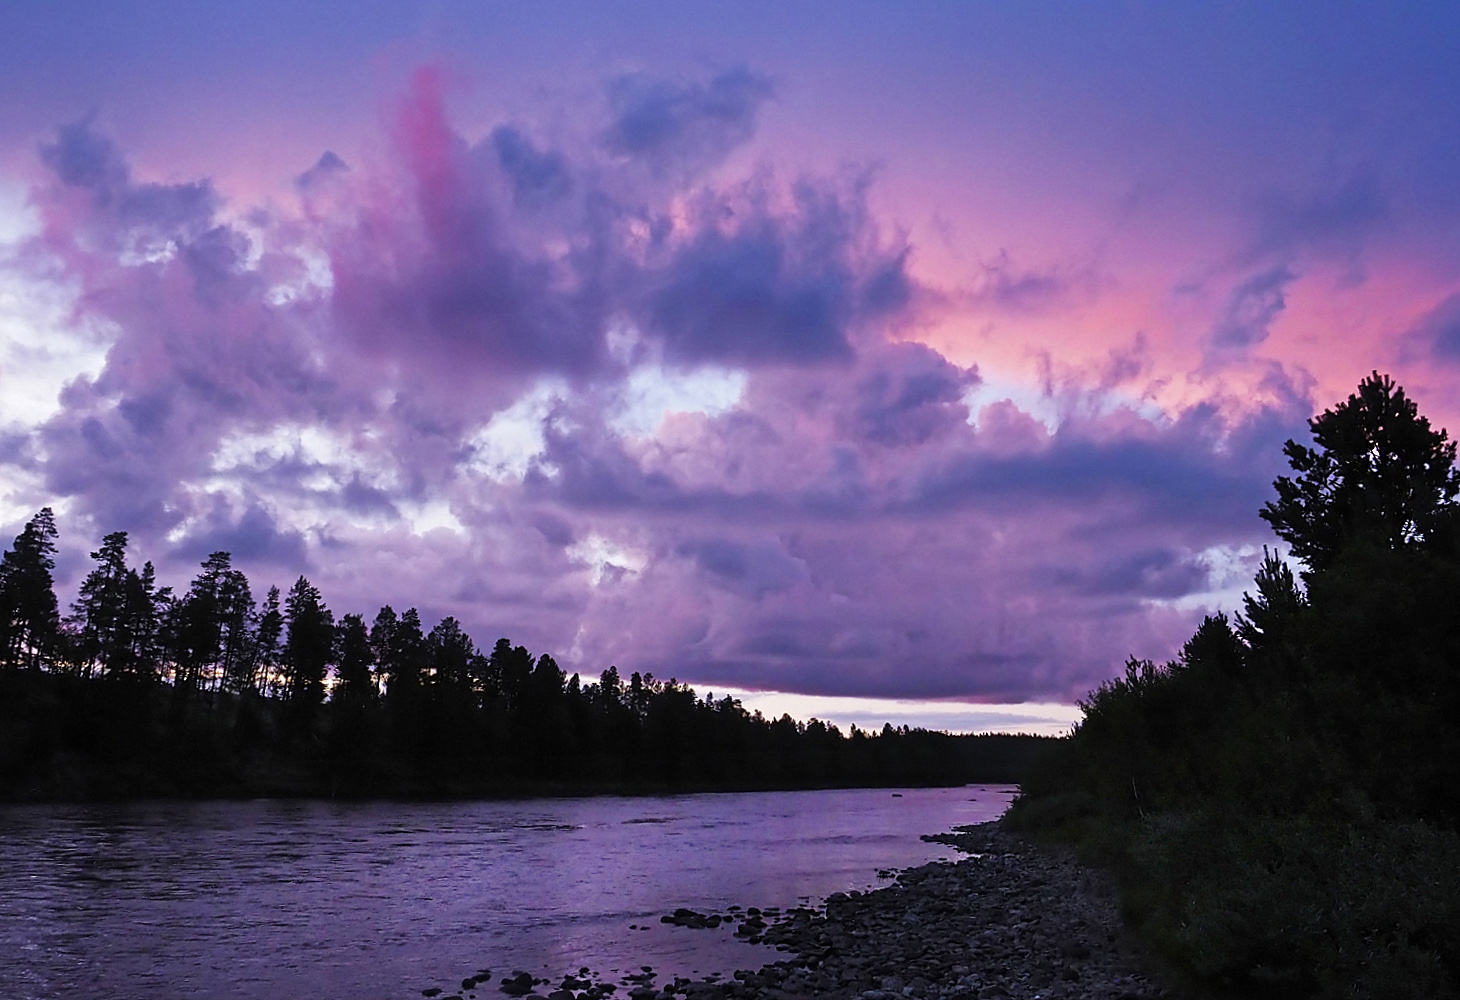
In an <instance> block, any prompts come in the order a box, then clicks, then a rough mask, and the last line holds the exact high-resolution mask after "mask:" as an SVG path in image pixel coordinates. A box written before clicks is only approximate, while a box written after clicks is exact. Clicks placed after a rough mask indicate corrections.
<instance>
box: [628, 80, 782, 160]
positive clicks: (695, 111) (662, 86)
mask: <svg viewBox="0 0 1460 1000" xmlns="http://www.w3.org/2000/svg"><path fill="white" fill-rule="evenodd" d="M773 92H774V88H772V86H771V83H770V81H769V80H767V79H766V78H765V77H763V76H760V75H758V74H756V73H752V72H750V71H749V70H746V69H731V70H727V71H725V72H723V73H720V74H719V75H717V76H715V77H713V78H711V79H710V80H709V81H708V82H704V83H700V82H685V83H680V82H672V81H668V80H663V79H660V78H657V77H652V76H648V75H645V74H636V75H632V76H623V77H619V78H618V79H617V80H614V81H613V82H612V83H610V84H609V86H608V102H609V107H610V109H611V112H612V115H613V120H612V122H611V123H610V124H609V126H608V128H607V129H606V130H605V132H604V134H603V141H604V145H605V146H606V147H607V148H608V149H609V150H610V151H611V152H613V153H616V154H618V155H621V156H628V157H634V158H639V159H643V160H645V161H646V162H648V163H649V164H650V165H651V167H652V168H654V169H656V170H661V171H663V170H672V169H684V168H688V169H696V170H697V169H702V168H704V167H706V166H710V165H712V164H714V163H715V162H717V161H718V160H719V159H720V158H721V157H723V156H724V155H725V154H726V153H728V152H730V151H731V150H732V149H734V148H735V147H736V146H739V145H740V144H741V143H743V142H745V141H746V140H748V139H749V138H750V137H751V136H752V135H753V134H754V132H755V121H756V115H757V113H758V112H759V110H760V107H761V105H762V104H764V103H765V102H766V101H767V100H768V99H769V98H770V97H771V95H772V94H773Z"/></svg>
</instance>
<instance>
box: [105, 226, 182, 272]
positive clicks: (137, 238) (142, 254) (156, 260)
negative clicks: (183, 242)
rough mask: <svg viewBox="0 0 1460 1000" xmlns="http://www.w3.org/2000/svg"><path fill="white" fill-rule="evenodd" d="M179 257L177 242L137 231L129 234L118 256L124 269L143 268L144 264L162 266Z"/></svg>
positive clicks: (118, 260)
mask: <svg viewBox="0 0 1460 1000" xmlns="http://www.w3.org/2000/svg"><path fill="white" fill-rule="evenodd" d="M176 256H177V242H176V241H175V240H164V239H158V238H157V237H156V236H154V235H153V234H151V233H147V232H143V231H142V230H136V231H133V232H132V233H129V234H128V236H127V241H126V243H125V244H123V246H122V252H121V253H120V254H118V255H117V262H118V263H119V264H121V265H122V266H123V267H142V266H143V265H144V264H162V263H165V262H167V261H169V260H172V258H174V257H176Z"/></svg>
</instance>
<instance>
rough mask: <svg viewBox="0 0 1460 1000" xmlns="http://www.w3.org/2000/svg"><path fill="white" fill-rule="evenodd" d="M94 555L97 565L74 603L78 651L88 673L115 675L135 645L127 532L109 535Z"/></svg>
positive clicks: (122, 669)
mask: <svg viewBox="0 0 1460 1000" xmlns="http://www.w3.org/2000/svg"><path fill="white" fill-rule="evenodd" d="M91 558H93V559H95V560H96V562H97V565H96V568H95V569H93V570H92V571H91V572H90V573H88V574H86V579H85V580H83V581H82V583H81V587H80V590H79V591H78V593H77V599H76V602H75V603H74V604H73V605H72V617H71V621H72V623H73V624H74V626H75V628H76V650H75V654H76V657H77V659H78V661H80V663H81V665H82V667H83V669H84V671H85V673H86V674H87V675H88V676H90V675H91V673H92V671H93V669H99V670H100V671H101V673H102V674H103V675H112V674H114V673H117V672H119V671H125V670H126V668H127V665H128V663H127V661H128V659H129V658H130V654H131V653H132V649H133V639H132V635H131V628H130V626H131V621H130V615H129V613H128V612H129V610H130V609H129V605H130V603H131V601H130V600H129V598H130V596H131V595H130V594H129V590H130V589H131V588H130V587H129V584H130V583H131V582H132V581H131V577H132V576H133V574H132V571H131V570H129V569H128V568H127V533H126V532H125V531H114V532H112V533H111V534H110V535H107V536H106V537H105V538H103V539H102V540H101V548H100V549H98V550H97V551H96V552H93V553H91Z"/></svg>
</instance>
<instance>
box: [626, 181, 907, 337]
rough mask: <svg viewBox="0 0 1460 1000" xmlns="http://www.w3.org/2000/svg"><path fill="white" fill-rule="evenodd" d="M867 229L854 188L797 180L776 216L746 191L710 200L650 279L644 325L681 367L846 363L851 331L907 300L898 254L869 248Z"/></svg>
mask: <svg viewBox="0 0 1460 1000" xmlns="http://www.w3.org/2000/svg"><path fill="white" fill-rule="evenodd" d="M725 219H729V220H730V221H728V222H725V221H722V220H725ZM868 227H869V224H868V221H867V219H866V215H865V207H864V205H863V203H862V195H861V191H860V189H857V188H854V189H853V190H851V191H849V192H844V191H838V190H836V189H834V188H831V187H829V186H827V185H824V184H816V183H813V182H810V181H803V182H802V183H800V184H798V185H797V186H796V188H795V192H794V202H793V206H792V207H791V209H789V210H786V211H779V212H778V211H776V210H775V209H774V208H773V207H771V206H770V205H769V204H767V199H766V198H765V197H764V196H763V195H761V194H759V193H757V192H753V191H752V192H750V197H748V198H737V199H713V200H710V201H709V202H707V203H705V204H702V205H700V206H699V215H698V218H697V232H695V234H694V235H693V236H692V237H691V238H690V239H688V240H687V241H686V242H684V243H683V244H682V245H680V246H678V247H677V248H675V250H674V251H673V252H672V254H671V255H670V256H669V258H668V260H667V261H666V263H665V264H664V266H663V267H662V268H661V269H660V270H659V271H658V272H657V273H655V274H654V276H653V278H652V279H651V281H652V289H651V291H650V292H649V294H648V296H647V318H648V323H649V329H650V330H652V331H653V332H654V333H656V334H657V335H658V336H659V337H660V338H661V339H662V340H663V342H664V344H665V347H666V349H667V351H668V352H669V354H670V356H671V357H673V358H676V359H678V360H682V361H686V362H704V361H723V362H730V363H735V364H745V365H755V364H761V363H777V362H780V363H790V364H815V363H820V362H827V361H832V362H835V361H846V360H849V359H850V358H851V356H852V353H853V346H852V334H853V331H854V330H855V329H856V328H857V327H858V326H859V325H861V324H864V323H866V322H867V321H869V320H873V319H878V318H883V317H886V316H888V315H890V314H894V313H896V312H897V311H898V310H900V309H902V308H903V307H904V306H905V305H906V304H907V302H908V301H909V298H910V293H909V291H908V289H909V286H910V284H911V282H910V280H909V278H908V277H907V274H906V271H905V255H904V254H903V253H902V252H901V251H895V250H894V251H888V250H883V249H881V248H878V247H875V246H868V235H869V234H868Z"/></svg>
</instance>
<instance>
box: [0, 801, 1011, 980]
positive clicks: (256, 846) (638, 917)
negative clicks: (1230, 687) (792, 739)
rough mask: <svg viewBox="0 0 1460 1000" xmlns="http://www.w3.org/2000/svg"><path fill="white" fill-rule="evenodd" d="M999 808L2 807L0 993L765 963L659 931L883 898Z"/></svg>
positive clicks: (975, 804) (786, 804)
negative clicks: (701, 916)
mask: <svg viewBox="0 0 1460 1000" xmlns="http://www.w3.org/2000/svg"><path fill="white" fill-rule="evenodd" d="M1013 793H1014V788H1013V787H1011V786H1004V785H989V786H969V787H965V788H936V789H906V790H903V791H901V792H900V793H899V792H893V791H891V790H888V789H875V790H870V789H868V790H851V791H819V792H768V793H755V794H721V795H685V796H671V797H655V798H609V797H599V798H581V799H549V800H532V801H524V802H469V803H429V804H417V803H351V804H338V803H331V802H308V801H306V802H296V801H259V802H226V803H217V802H215V803H155V802H152V803H132V804H124V805H88V806H79V805H37V806H0V997H4V998H7V1000H40V998H53V997H54V998H60V997H66V998H77V997H82V998H90V997H96V998H101V997H106V998H132V997H136V998H143V997H145V998H148V1000H171V998H184V997H208V998H213V997H219V998H240V1000H281V998H291V997H308V998H313V1000H335V998H339V1000H344V998H347V997H348V998H351V1000H361V998H382V1000H388V998H396V997H399V998H407V997H420V995H421V990H422V989H425V988H428V987H431V986H438V987H443V988H445V989H446V992H447V993H448V994H449V993H451V992H453V991H454V989H455V988H456V987H457V986H459V984H460V981H461V979H462V978H463V977H464V976H468V975H471V974H473V973H475V972H477V971H479V970H481V969H484V968H490V969H491V970H492V971H493V973H494V974H495V975H494V977H493V978H494V979H497V978H500V977H501V976H503V975H506V974H508V973H510V972H512V971H514V970H519V969H520V970H527V971H531V972H534V973H536V974H538V975H551V976H554V977H556V976H561V975H562V974H563V973H565V972H573V971H576V970H577V969H579V968H580V967H585V966H586V967H588V968H590V969H592V970H594V971H595V972H596V973H599V974H601V975H603V976H604V977H605V978H609V979H613V980H615V981H617V979H618V978H619V976H618V974H619V973H620V972H627V971H630V970H637V969H638V967H639V966H641V965H651V966H653V967H654V968H655V969H656V971H659V972H660V974H661V975H666V976H667V975H674V974H690V973H696V972H697V973H699V974H702V975H703V974H706V973H711V972H720V973H729V972H732V971H733V970H735V969H737V968H756V967H758V966H760V965H762V964H764V963H765V962H767V961H770V960H772V959H773V958H774V955H775V953H774V952H772V951H770V950H769V949H768V948H766V947H765V946H753V945H748V944H745V943H743V942H741V941H737V940H736V939H735V938H734V937H733V935H732V933H731V931H730V929H729V927H728V925H727V926H724V927H720V928H718V929H715V930H690V929H686V928H680V927H672V926H669V925H664V924H661V923H659V916H660V915H661V914H663V913H666V912H668V911H670V910H672V909H674V908H675V907H679V906H688V907H691V908H693V909H697V910H701V911H705V912H709V911H711V910H718V911H722V912H723V911H724V910H725V908H727V907H728V906H730V905H732V904H740V905H742V906H760V907H766V906H780V907H787V906H794V905H796V904H797V903H798V902H805V901H811V902H816V901H819V900H821V899H824V898H825V897H826V896H827V895H830V894H831V893H833V892H836V891H845V890H852V889H865V888H869V887H872V886H877V885H884V884H886V879H885V878H882V877H879V875H878V872H879V870H884V871H885V870H886V869H892V868H902V867H907V866H910V865H916V864H922V863H924V862H926V861H930V860H933V859H935V858H938V857H945V856H948V855H949V854H950V853H951V849H950V848H947V847H943V846H942V845H938V844H929V843H924V842H922V841H921V840H919V839H918V838H919V836H920V835H921V834H925V833H939V832H942V831H944V830H947V829H949V828H950V827H952V826H955V825H958V824H964V823H976V822H982V821H984V820H988V819H993V818H995V817H997V816H998V815H999V814H1000V813H1002V812H1003V811H1004V809H1005V807H1006V806H1007V804H1008V802H1009V800H1010V799H1011V797H1012V795H1013ZM478 995H479V996H482V997H499V996H501V994H499V993H498V992H497V990H496V987H495V985H492V986H484V987H482V992H481V993H479V994H478ZM619 995H623V991H622V990H621V991H620V994H619Z"/></svg>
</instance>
